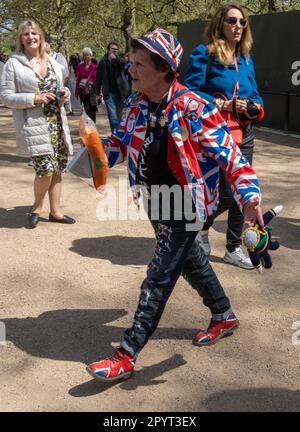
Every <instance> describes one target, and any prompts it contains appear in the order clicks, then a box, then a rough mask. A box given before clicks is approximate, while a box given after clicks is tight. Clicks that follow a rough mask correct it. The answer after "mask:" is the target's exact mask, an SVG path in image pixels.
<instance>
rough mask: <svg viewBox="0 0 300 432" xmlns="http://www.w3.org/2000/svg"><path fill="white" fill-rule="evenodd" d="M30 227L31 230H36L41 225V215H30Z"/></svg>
mask: <svg viewBox="0 0 300 432" xmlns="http://www.w3.org/2000/svg"><path fill="white" fill-rule="evenodd" d="M27 216H28V225H29V228H35V227H36V226H37V224H38V223H39V214H38V213H28V214H27Z"/></svg>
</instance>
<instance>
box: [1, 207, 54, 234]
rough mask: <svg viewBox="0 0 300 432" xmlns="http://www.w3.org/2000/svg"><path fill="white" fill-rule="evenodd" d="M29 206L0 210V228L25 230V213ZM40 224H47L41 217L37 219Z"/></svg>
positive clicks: (26, 225) (26, 222) (29, 208)
mask: <svg viewBox="0 0 300 432" xmlns="http://www.w3.org/2000/svg"><path fill="white" fill-rule="evenodd" d="M30 210H31V206H18V207H11V208H0V228H27V229H29V227H28V220H27V213H28V212H30ZM39 219H40V221H42V222H49V221H48V219H45V218H43V217H40V218H39Z"/></svg>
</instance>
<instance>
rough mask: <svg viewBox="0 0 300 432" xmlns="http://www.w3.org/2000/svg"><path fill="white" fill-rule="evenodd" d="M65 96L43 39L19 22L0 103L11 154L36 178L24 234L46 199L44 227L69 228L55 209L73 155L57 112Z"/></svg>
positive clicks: (61, 115) (31, 24)
mask: <svg viewBox="0 0 300 432" xmlns="http://www.w3.org/2000/svg"><path fill="white" fill-rule="evenodd" d="M69 96H70V92H69V90H68V89H67V88H66V87H64V85H63V76H62V69H61V67H60V65H59V64H58V63H57V62H56V61H55V60H54V59H53V57H52V56H51V55H48V54H47V52H46V50H45V39H44V33H43V32H42V30H41V29H40V27H39V26H38V24H36V23H34V22H33V21H24V22H23V23H21V24H20V26H19V28H18V33H17V51H16V52H15V53H13V54H12V56H11V58H10V59H9V60H8V61H7V62H6V64H5V66H4V70H3V74H2V77H1V83H0V98H1V100H2V101H3V103H4V104H5V105H6V106H8V107H9V108H11V109H12V110H13V116H14V121H15V127H16V136H17V152H18V154H19V155H21V156H28V155H29V156H31V158H32V162H33V168H34V170H35V173H36V176H35V179H34V197H35V201H34V204H33V206H32V209H31V211H30V213H29V214H28V223H29V228H35V227H36V226H37V224H38V222H39V216H40V214H41V212H42V209H43V203H44V198H45V196H46V194H47V193H48V195H49V202H50V214H49V221H50V222H58V223H63V224H73V223H75V219H73V218H71V217H69V216H66V215H64V214H63V213H62V211H61V207H60V200H61V187H62V174H63V173H64V172H65V171H66V167H67V161H68V154H72V151H73V149H72V142H71V137H70V131H69V128H68V123H67V117H66V114H65V109H64V106H63V105H64V103H65V101H66V100H67V99H68V98H69Z"/></svg>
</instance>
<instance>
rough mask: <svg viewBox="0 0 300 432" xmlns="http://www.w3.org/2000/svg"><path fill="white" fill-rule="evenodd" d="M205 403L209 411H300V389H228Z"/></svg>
mask: <svg viewBox="0 0 300 432" xmlns="http://www.w3.org/2000/svg"><path fill="white" fill-rule="evenodd" d="M201 404H202V402H201ZM204 404H205V405H206V406H207V408H208V410H209V411H258V412H259V411H276V412H277V411H299V410H300V390H296V391H292V390H288V389H284V388H268V387H264V388H252V389H244V390H228V391H223V392H218V393H214V394H212V395H211V396H210V397H209V398H207V399H206V401H205V402H204Z"/></svg>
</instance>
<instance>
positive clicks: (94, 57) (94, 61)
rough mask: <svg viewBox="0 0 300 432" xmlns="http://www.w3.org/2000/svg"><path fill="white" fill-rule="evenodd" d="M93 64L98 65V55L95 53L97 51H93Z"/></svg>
mask: <svg viewBox="0 0 300 432" xmlns="http://www.w3.org/2000/svg"><path fill="white" fill-rule="evenodd" d="M92 62H93V63H94V64H95V65H97V64H98V62H97V59H96V53H95V51H93V57H92Z"/></svg>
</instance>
